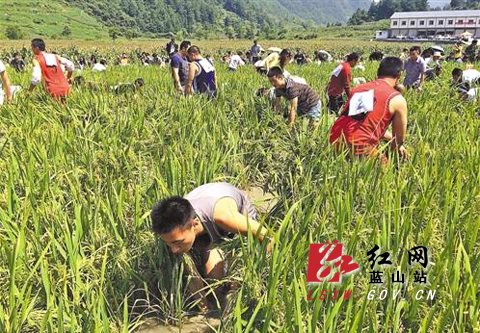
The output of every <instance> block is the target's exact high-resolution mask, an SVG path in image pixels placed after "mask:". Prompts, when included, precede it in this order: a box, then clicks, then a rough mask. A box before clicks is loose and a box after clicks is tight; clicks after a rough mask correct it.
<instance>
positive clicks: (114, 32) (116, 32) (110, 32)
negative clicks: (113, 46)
mask: <svg viewBox="0 0 480 333" xmlns="http://www.w3.org/2000/svg"><path fill="white" fill-rule="evenodd" d="M108 35H109V36H110V38H111V39H113V40H115V39H117V38H118V37H120V30H118V29H117V28H111V29H110V30H108Z"/></svg>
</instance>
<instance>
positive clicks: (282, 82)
mask: <svg viewBox="0 0 480 333" xmlns="http://www.w3.org/2000/svg"><path fill="white" fill-rule="evenodd" d="M267 76H268V79H269V80H270V83H271V84H272V85H273V86H274V87H275V94H276V95H275V96H276V98H275V104H274V106H273V110H274V111H275V112H276V111H278V110H279V109H280V102H281V98H282V96H284V97H285V98H286V99H287V100H288V101H289V103H290V104H289V124H293V123H294V122H295V118H296V116H297V114H298V115H299V116H304V115H306V116H307V117H308V118H309V120H310V125H311V126H312V125H315V124H316V123H317V122H318V121H319V120H320V115H321V109H322V103H321V102H320V98H319V97H318V95H317V93H316V92H315V91H313V89H312V88H311V87H310V86H309V85H308V84H306V83H305V84H304V83H299V82H297V81H295V80H294V79H292V78H291V77H289V78H285V76H284V74H283V72H282V69H281V68H279V67H274V68H272V69H270V71H269V72H268V74H267Z"/></svg>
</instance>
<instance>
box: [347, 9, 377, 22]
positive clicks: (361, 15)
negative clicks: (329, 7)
mask: <svg viewBox="0 0 480 333" xmlns="http://www.w3.org/2000/svg"><path fill="white" fill-rule="evenodd" d="M371 20H372V18H371V17H370V16H369V15H368V13H367V11H365V10H364V9H360V8H359V9H357V11H356V12H355V13H353V15H352V17H350V19H349V20H348V23H347V24H348V25H360V24H363V23H365V22H369V21H371Z"/></svg>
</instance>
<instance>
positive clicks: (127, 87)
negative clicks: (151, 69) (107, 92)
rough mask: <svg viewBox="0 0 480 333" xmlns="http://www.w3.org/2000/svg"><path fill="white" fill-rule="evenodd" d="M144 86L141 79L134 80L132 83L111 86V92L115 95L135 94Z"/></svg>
mask: <svg viewBox="0 0 480 333" xmlns="http://www.w3.org/2000/svg"><path fill="white" fill-rule="evenodd" d="M143 86H145V81H143V79H142V78H138V79H136V80H135V81H134V82H133V83H120V84H118V85H116V86H113V87H112V88H113V91H114V92H115V94H117V95H120V94H127V93H136V92H138V91H140V89H142V88H143Z"/></svg>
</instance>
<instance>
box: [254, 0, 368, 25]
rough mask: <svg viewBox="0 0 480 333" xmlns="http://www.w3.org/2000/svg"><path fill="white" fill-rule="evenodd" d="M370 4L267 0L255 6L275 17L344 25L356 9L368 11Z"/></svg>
mask: <svg viewBox="0 0 480 333" xmlns="http://www.w3.org/2000/svg"><path fill="white" fill-rule="evenodd" d="M371 2H372V1H371V0H333V1H332V0H268V1H258V2H257V5H259V6H260V7H262V8H265V9H266V10H267V11H268V13H270V14H272V15H275V16H280V17H286V18H293V19H296V20H301V21H304V20H311V21H312V22H315V23H316V24H326V23H337V22H340V23H345V22H347V20H348V18H349V17H350V16H351V15H352V14H353V13H354V12H355V11H356V10H357V9H359V8H360V9H368V7H369V6H370V4H371Z"/></svg>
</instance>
